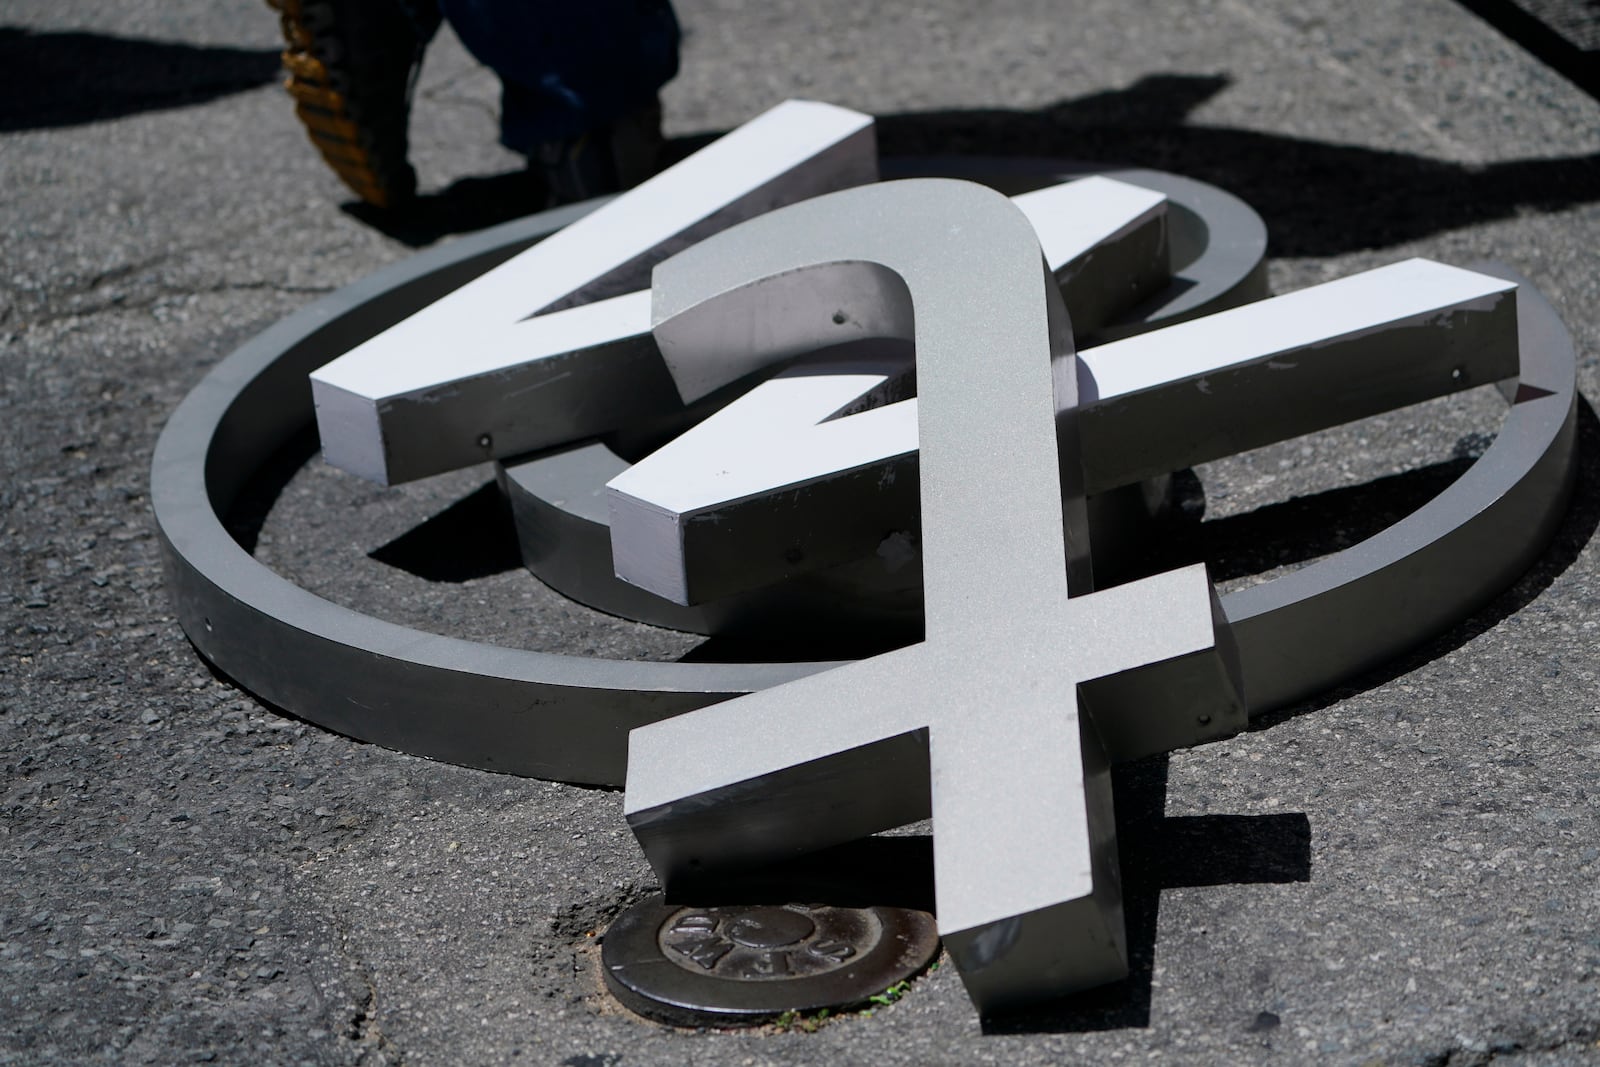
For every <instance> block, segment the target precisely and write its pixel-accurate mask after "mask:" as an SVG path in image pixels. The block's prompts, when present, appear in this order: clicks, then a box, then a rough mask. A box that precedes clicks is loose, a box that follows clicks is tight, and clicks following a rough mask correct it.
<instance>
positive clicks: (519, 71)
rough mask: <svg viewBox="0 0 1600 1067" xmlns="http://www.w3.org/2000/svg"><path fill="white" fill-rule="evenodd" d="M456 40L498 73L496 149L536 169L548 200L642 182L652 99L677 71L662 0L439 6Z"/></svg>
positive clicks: (651, 141) (654, 138) (655, 119)
mask: <svg viewBox="0 0 1600 1067" xmlns="http://www.w3.org/2000/svg"><path fill="white" fill-rule="evenodd" d="M440 6H441V8H442V10H443V12H444V15H445V17H446V18H447V19H449V21H450V25H451V26H452V28H454V29H455V31H456V34H457V36H459V37H460V38H461V42H462V43H463V44H464V45H466V47H467V49H468V50H469V51H470V52H471V53H472V54H473V55H474V56H475V57H477V59H478V60H479V61H480V62H482V63H484V64H485V65H486V66H488V67H489V68H490V69H492V70H493V71H494V72H495V73H496V74H498V75H499V76H500V80H501V83H502V87H503V89H502V95H501V118H500V130H501V137H500V139H501V142H502V143H503V144H505V145H506V147H508V148H511V149H513V150H514V151H518V152H521V153H523V154H524V155H527V156H528V157H529V158H530V160H531V161H533V162H535V163H537V164H539V165H540V166H541V167H543V169H544V171H545V173H546V177H547V179H548V180H549V181H550V183H551V185H552V193H553V198H554V199H556V200H567V199H574V198H577V197H581V196H591V195H595V194H597V193H601V192H609V191H612V190H614V189H617V188H622V187H625V186H628V185H632V184H635V183H637V182H638V181H640V180H642V179H643V178H645V177H648V175H649V173H650V171H651V170H652V169H653V166H654V163H655V158H654V157H655V153H656V149H657V148H658V147H659V144H660V110H659V107H658V105H657V103H656V93H657V91H658V90H659V89H660V88H661V86H663V85H665V84H666V83H667V81H669V80H670V79H671V78H672V77H673V75H675V74H676V73H677V71H678V36H679V34H678V22H677V19H676V17H675V16H674V15H673V11H672V6H671V4H670V3H669V2H668V0H588V2H586V3H582V4H572V3H532V2H522V0H441V3H440Z"/></svg>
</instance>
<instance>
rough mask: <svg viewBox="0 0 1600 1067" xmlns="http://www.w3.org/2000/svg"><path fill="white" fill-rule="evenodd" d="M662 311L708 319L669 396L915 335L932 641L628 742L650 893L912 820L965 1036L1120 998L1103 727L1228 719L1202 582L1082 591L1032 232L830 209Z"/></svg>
mask: <svg viewBox="0 0 1600 1067" xmlns="http://www.w3.org/2000/svg"><path fill="white" fill-rule="evenodd" d="M654 301H655V320H656V322H657V324H658V326H659V325H661V324H662V323H663V322H670V323H672V324H674V325H675V326H676V327H680V328H681V327H685V326H691V325H694V324H695V320H700V326H701V328H700V329H696V330H692V331H691V332H693V333H694V334H695V335H696V336H697V337H698V338H699V339H700V342H701V343H700V344H698V345H696V346H695V348H694V350H693V351H692V352H691V351H682V352H680V353H679V358H680V359H681V360H685V361H688V362H687V363H684V362H679V363H676V364H675V365H674V367H673V371H674V375H675V379H676V380H677V382H678V384H679V387H680V389H682V390H683V391H684V392H685V393H693V392H695V391H696V390H697V389H702V388H705V387H706V383H707V382H708V381H710V380H711V379H713V378H715V377H717V375H718V371H717V369H716V365H717V364H718V362H719V361H722V360H724V359H726V358H729V357H733V358H735V359H737V358H738V357H739V356H741V355H747V354H748V353H749V351H750V350H751V349H752V348H754V349H761V350H774V351H781V350H784V349H786V348H789V347H791V346H800V345H803V344H804V339H805V338H806V337H807V336H809V335H811V334H813V333H814V332H815V328H816V322H815V319H816V317H817V316H825V317H832V316H835V315H838V314H845V315H858V314H859V315H864V316H870V317H872V318H873V319H874V320H875V321H877V322H879V323H885V322H899V323H903V324H904V329H905V331H906V332H907V334H908V335H909V334H911V333H913V332H914V340H915V344H916V352H917V357H916V358H917V378H918V392H919V395H920V398H921V403H920V410H919V415H918V420H919V438H920V443H921V455H922V459H921V470H922V482H921V499H922V512H923V516H922V517H923V531H924V564H923V567H924V584H925V589H926V599H927V639H926V640H925V641H924V642H923V643H922V644H918V645H912V646H910V647H907V648H903V649H899V650H897V651H894V652H891V653H888V654H886V655H883V656H878V657H875V658H872V659H868V660H863V661H861V662H859V663H855V664H851V665H849V666H845V667H841V668H839V669H836V670H833V671H828V672H825V673H822V674H818V675H812V676H810V677H807V678H803V679H800V680H798V681H795V682H791V683H789V684H786V685H782V686H779V687H776V688H773V689H768V690H763V691H762V692H759V693H755V694H752V695H750V696H745V697H741V698H738V699H736V700H732V701H728V702H726V703H723V704H718V705H714V706H712V707H708V708H703V709H700V710H698V711H694V712H691V713H689V714H687V715H682V716H678V717H676V718H673V719H668V720H665V721H662V722H659V723H655V724H652V725H650V726H645V727H642V728H639V729H636V730H634V731H633V733H632V734H631V736H630V741H629V764H628V777H627V798H626V805H625V810H626V814H627V817H628V821H629V823H630V824H631V826H632V827H633V829H634V832H635V834H636V835H637V836H638V838H639V842H640V844H641V846H642V847H643V848H644V851H645V854H646V856H647V857H648V858H649V860H650V863H651V865H652V866H653V867H654V868H655V870H656V872H657V873H658V874H659V875H660V876H661V878H662V880H663V882H664V883H665V884H666V885H667V886H668V887H669V888H670V887H671V886H672V885H673V884H674V883H675V882H681V881H683V880H685V879H687V878H691V877H693V876H694V875H696V874H697V873H701V872H710V871H714V870H717V869H728V868H732V867H736V866H739V865H744V864H754V863H760V862H763V861H770V860H776V859H779V858H783V857H788V856H792V855H794V854H796V853H800V852H805V851H809V850H812V849H817V848H822V847H826V846H828V845H831V844H835V843H838V842H841V841H845V840H849V839H853V838H856V837H860V836H864V835H867V834H871V833H874V832H877V831H879V830H883V829H887V828H889V827H893V826H897V825H902V824H904V823H906V822H911V821H915V820H917V819H919V818H923V817H925V816H926V815H927V814H928V813H929V811H930V810H931V811H932V814H933V817H934V832H935V845H934V853H935V878H936V881H937V901H938V915H939V928H940V932H941V934H942V935H943V936H944V937H945V940H946V943H947V944H948V945H949V947H950V950H951V953H952V955H953V956H954V957H955V960H956V964H957V967H958V968H959V970H960V972H961V976H962V980H963V981H964V982H965V983H966V986H967V989H968V992H969V993H970V995H971V996H972V998H973V1000H974V1001H975V1002H976V1003H977V1004H978V1006H979V1008H980V1009H983V1010H990V1009H994V1008H1000V1007H1005V1006H1008V1005H1012V1004H1016V1003H1020V1002H1024V1001H1027V1000H1035V999H1040V998H1045V997H1050V996H1055V995H1060V994H1063V993H1067V992H1071V991H1073V990H1077V989H1082V988H1086V987H1089V986H1093V985H1097V984H1100V983H1103V982H1106V981H1111V980H1114V979H1116V978H1118V977H1120V976H1121V975H1123V974H1125V973H1126V970H1127V952H1126V944H1125V935H1124V930H1123V921H1122V910H1121V900H1120V895H1119V890H1118V875H1117V860H1116V847H1115V838H1114V826H1113V820H1112V812H1111V794H1110V786H1109V780H1108V774H1107V755H1108V753H1107V750H1106V745H1104V744H1103V743H1102V731H1101V730H1100V729H1099V728H1098V726H1097V722H1099V721H1106V722H1108V723H1109V722H1112V721H1113V720H1116V719H1118V718H1119V717H1121V716H1133V717H1139V716H1145V717H1148V718H1150V719H1151V722H1150V726H1151V727H1152V730H1154V731H1159V729H1160V726H1161V722H1160V720H1162V719H1170V720H1177V719H1180V718H1181V719H1185V720H1187V722H1186V725H1185V727H1184V729H1185V730H1186V731H1188V732H1191V733H1192V732H1193V731H1192V725H1193V723H1194V722H1195V721H1201V722H1204V723H1208V724H1214V725H1213V734H1214V735H1220V734H1222V733H1227V732H1231V731H1233V730H1237V729H1238V728H1240V727H1241V726H1242V725H1243V722H1244V717H1243V709H1242V707H1241V705H1240V700H1239V697H1238V694H1237V689H1236V686H1235V685H1234V682H1233V678H1234V674H1233V669H1232V666H1231V661H1230V656H1229V655H1228V652H1227V636H1226V630H1225V626H1224V624H1223V623H1222V622H1221V621H1220V618H1221V617H1220V613H1219V611H1218V608H1217V601H1216V598H1215V596H1214V594H1213V593H1212V591H1211V588H1210V585H1209V583H1208V582H1207V580H1206V577H1205V574H1204V571H1203V569H1202V568H1199V567H1194V568H1188V569H1186V570H1181V571H1174V572H1171V573H1168V574H1164V575H1159V576H1156V577H1153V578H1148V579H1144V580H1142V581H1139V582H1134V583H1131V584H1128V585H1125V586H1120V587H1117V588H1114V589H1110V590H1106V591H1102V592H1091V591H1090V589H1089V588H1088V581H1089V579H1088V567H1087V559H1088V557H1087V552H1088V547H1089V546H1088V544H1087V532H1086V528H1085V521H1084V503H1083V495H1082V487H1081V482H1082V476H1081V472H1080V471H1079V469H1078V461H1077V460H1078V450H1077V445H1076V439H1075V433H1076V430H1075V427H1074V425H1073V419H1074V413H1075V411H1074V409H1075V403H1076V396H1077V385H1076V372H1075V366H1074V357H1073V354H1072V343H1071V336H1070V332H1069V330H1068V324H1067V320H1066V313H1065V311H1064V309H1063V306H1062V302H1061V297H1060V294H1059V293H1058V292H1057V291H1056V287H1055V285H1054V283H1053V281H1052V279H1051V278H1050V276H1049V275H1048V274H1047V272H1046V270H1045V266H1044V263H1043V259H1042V256H1041V252H1040V248H1039V243H1038V239H1037V238H1036V237H1035V235H1034V232H1033V230H1032V228H1031V227H1030V226H1029V224H1028V222H1027V219H1026V218H1025V217H1024V216H1023V215H1022V213H1021V212H1020V211H1018V210H1017V209H1016V208H1015V207H1014V206H1012V205H1010V204H1008V203H1007V202H1006V200H1005V199H1004V198H1003V197H1001V196H1000V195H999V194H997V193H994V192H991V191H989V190H987V189H984V188H982V187H979V186H976V185H969V184H967V183H963V182H953V181H942V180H921V181H911V182H895V183H890V184H887V185H879V186H873V187H869V188H864V189H858V190H850V191H846V192H843V193H835V194H831V195H829V196H825V197H822V198H819V199H817V200H813V201H810V202H808V203H804V204H799V205H795V206H793V207H789V208H785V209H782V210H780V211H778V212H775V213H773V214H771V215H767V216H764V217H762V218H759V219H755V220H752V221H750V222H746V223H744V224H742V225H740V226H738V227H737V228H735V229H732V230H730V231H728V232H726V233H724V234H721V235H719V236H717V237H714V238H712V239H710V240H708V241H706V242H704V243H702V244H700V245H699V246H697V247H695V248H693V249H690V250H688V251H687V252H684V253H682V254H680V255H679V256H677V257H675V258H674V259H672V260H670V261H668V262H667V263H664V264H662V265H661V266H660V267H658V268H657V270H656V274H655V289H654ZM913 324H914V325H913ZM1058 439H1059V441H1060V445H1061V447H1060V448H1059V451H1058ZM1149 671H1155V672H1160V673H1161V674H1162V677H1163V678H1164V679H1165V680H1166V681H1167V683H1168V684H1163V685H1161V686H1159V687H1152V686H1149V685H1141V684H1139V683H1138V682H1137V681H1134V679H1137V678H1138V677H1140V676H1141V675H1146V674H1147V672H1149ZM1096 679H1111V680H1112V682H1113V683H1115V682H1116V681H1117V680H1119V679H1128V680H1129V683H1130V684H1128V685H1127V686H1126V687H1122V686H1119V685H1117V684H1110V685H1107V684H1104V683H1101V684H1098V685H1097V686H1096V688H1095V689H1094V699H1095V704H1094V707H1093V708H1092V711H1093V716H1090V715H1088V714H1086V710H1089V709H1086V708H1085V707H1084V706H1083V705H1082V702H1081V701H1080V698H1079V690H1078V687H1079V685H1080V683H1087V682H1090V681H1092V680H1096ZM1155 689H1159V690H1160V691H1161V692H1162V693H1163V694H1164V696H1163V698H1162V699H1161V700H1155V701H1151V700H1148V699H1141V700H1140V702H1139V703H1138V705H1137V706H1135V705H1134V704H1133V703H1132V700H1133V696H1134V695H1135V694H1138V695H1139V696H1140V697H1141V698H1148V697H1149V696H1150V694H1151V693H1152V692H1153V691H1155ZM1119 732H1120V731H1117V730H1112V731H1110V732H1109V733H1108V734H1107V736H1114V735H1116V734H1118V733H1119ZM1136 733H1137V731H1136Z"/></svg>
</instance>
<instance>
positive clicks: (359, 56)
mask: <svg viewBox="0 0 1600 1067" xmlns="http://www.w3.org/2000/svg"><path fill="white" fill-rule="evenodd" d="M267 3H268V5H269V6H271V7H273V8H274V9H276V10H277V11H278V12H279V14H280V16H281V20H282V24H283V37H284V41H285V43H286V45H287V47H286V48H285V49H284V52H283V65H284V69H285V70H287V71H288V75H289V76H288V78H287V80H285V82H284V87H285V88H286V89H288V91H289V95H290V96H292V97H294V100H295V114H296V115H297V116H299V118H300V121H301V123H302V124H304V125H305V128H306V133H307V134H309V135H310V137H311V143H312V144H314V145H316V146H317V150H318V151H319V152H321V153H322V158H323V159H324V160H326V161H327V163H328V165H329V166H330V167H332V168H333V170H334V172H335V173H336V174H338V175H339V177H340V178H341V179H343V181H344V183H345V184H346V185H348V186H349V187H350V189H351V190H352V191H353V192H354V193H355V194H356V195H357V196H359V197H360V198H361V199H362V200H365V201H366V202H367V203H369V204H372V205H374V206H376V207H380V208H393V207H399V206H401V205H403V204H404V203H406V202H407V201H408V200H410V199H411V198H412V196H413V195H414V194H415V193H416V188H417V175H416V172H415V171H413V170H412V169H411V164H410V163H408V162H407V161H406V120H407V117H408V116H409V114H410V111H411V91H412V88H413V86H414V83H415V77H416V72H417V69H418V67H419V66H420V65H421V62H422V51H423V49H424V48H425V47H426V46H427V43H428V41H429V39H430V38H432V36H433V34H434V31H435V30H437V29H438V27H439V11H438V8H437V6H436V0H267Z"/></svg>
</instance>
